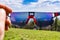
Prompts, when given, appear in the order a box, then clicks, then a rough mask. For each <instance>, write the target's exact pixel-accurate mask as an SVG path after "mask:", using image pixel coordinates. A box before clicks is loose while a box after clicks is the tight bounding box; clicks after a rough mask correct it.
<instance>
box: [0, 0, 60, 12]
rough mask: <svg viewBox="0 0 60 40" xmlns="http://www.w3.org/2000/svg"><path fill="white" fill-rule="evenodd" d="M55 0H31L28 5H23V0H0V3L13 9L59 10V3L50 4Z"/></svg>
mask: <svg viewBox="0 0 60 40" xmlns="http://www.w3.org/2000/svg"><path fill="white" fill-rule="evenodd" d="M46 1H47V2H46ZM48 1H49V2H48ZM55 1H57V0H39V1H38V2H31V3H30V4H29V5H23V4H22V2H23V0H17V1H16V0H0V3H4V4H6V5H8V6H10V7H11V8H12V9H13V11H35V12H36V11H37V12H57V11H59V12H60V3H55V4H52V3H53V2H55ZM58 1H60V0H58ZM57 4H58V5H57Z"/></svg>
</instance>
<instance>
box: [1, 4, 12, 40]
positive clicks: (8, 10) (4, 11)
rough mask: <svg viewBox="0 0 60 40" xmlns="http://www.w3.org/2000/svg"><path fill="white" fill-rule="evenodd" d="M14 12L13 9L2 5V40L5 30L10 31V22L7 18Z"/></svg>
mask: <svg viewBox="0 0 60 40" xmlns="http://www.w3.org/2000/svg"><path fill="white" fill-rule="evenodd" d="M11 12H12V9H11V8H10V7H8V6H6V5H4V4H0V40H3V37H4V30H8V26H9V25H10V20H8V18H7V16H8V14H9V13H11Z"/></svg>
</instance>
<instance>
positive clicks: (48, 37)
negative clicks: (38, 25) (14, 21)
mask: <svg viewBox="0 0 60 40" xmlns="http://www.w3.org/2000/svg"><path fill="white" fill-rule="evenodd" d="M4 40H60V32H57V31H47V30H30V29H20V28H10V29H9V30H8V31H5V37H4Z"/></svg>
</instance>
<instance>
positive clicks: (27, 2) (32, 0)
mask: <svg viewBox="0 0 60 40" xmlns="http://www.w3.org/2000/svg"><path fill="white" fill-rule="evenodd" d="M31 2H38V0H24V1H23V4H24V5H26V4H30V3H31Z"/></svg>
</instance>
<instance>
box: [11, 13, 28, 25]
mask: <svg viewBox="0 0 60 40" xmlns="http://www.w3.org/2000/svg"><path fill="white" fill-rule="evenodd" d="M27 17H28V13H27V12H13V13H12V14H11V17H10V18H11V22H12V24H15V25H19V26H24V25H26V21H27Z"/></svg>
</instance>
